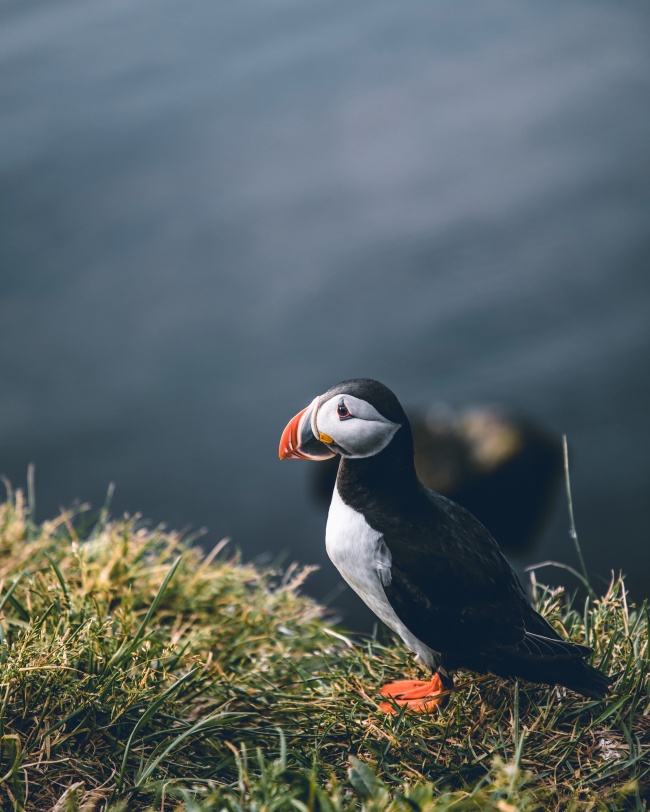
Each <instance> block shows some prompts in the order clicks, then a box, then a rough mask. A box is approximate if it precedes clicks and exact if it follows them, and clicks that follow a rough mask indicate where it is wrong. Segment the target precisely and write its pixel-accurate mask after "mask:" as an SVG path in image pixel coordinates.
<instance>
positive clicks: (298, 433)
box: [279, 401, 334, 460]
mask: <svg viewBox="0 0 650 812" xmlns="http://www.w3.org/2000/svg"><path fill="white" fill-rule="evenodd" d="M315 404H316V401H313V402H312V403H310V404H309V406H307V408H306V409H303V410H302V411H301V412H298V414H297V415H296V416H295V417H292V418H291V420H290V421H289V422H288V423H287V427H286V428H285V430H284V431H283V432H282V438H281V439H280V451H279V454H280V459H281V460H327V459H329V458H330V457H333V456H334V454H333V452H332V451H330V450H329V448H328V447H327V446H326V445H325V443H321V441H320V440H318V439H316V437H315V436H314V432H313V431H312V428H311V416H312V411H313V409H314V406H315Z"/></svg>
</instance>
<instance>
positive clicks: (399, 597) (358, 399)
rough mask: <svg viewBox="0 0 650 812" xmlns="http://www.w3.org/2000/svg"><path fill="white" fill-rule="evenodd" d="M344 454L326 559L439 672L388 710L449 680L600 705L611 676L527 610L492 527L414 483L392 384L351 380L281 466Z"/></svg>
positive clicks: (296, 436) (297, 426)
mask: <svg viewBox="0 0 650 812" xmlns="http://www.w3.org/2000/svg"><path fill="white" fill-rule="evenodd" d="M334 455H338V456H339V457H340V461H339V466H338V473H337V477H336V484H335V486H334V492H333V495H332V501H331V504H330V508H329V513H328V518H327V528H326V532H325V545H326V549H327V553H328V555H329V557H330V559H331V561H332V563H333V564H334V566H335V567H336V568H337V569H338V571H339V573H340V574H341V576H342V577H343V579H344V580H345V581H346V582H347V583H348V584H349V586H350V587H351V588H352V589H353V590H354V591H355V592H356V593H357V594H358V595H359V597H360V598H361V599H362V600H363V601H364V602H365V603H366V604H367V605H368V607H369V608H370V609H371V610H372V611H373V612H374V613H375V615H377V617H378V618H379V619H380V620H382V621H383V622H384V623H385V624H386V625H387V626H388V627H389V628H390V629H391V630H392V631H393V632H395V633H396V634H397V635H398V636H399V637H400V638H401V639H402V641H403V643H404V644H405V646H406V647H407V649H409V650H410V651H411V652H412V653H414V654H415V656H416V660H417V661H418V662H419V664H420V665H421V666H423V667H424V668H426V669H427V670H428V672H429V673H430V674H431V678H430V679H428V680H408V679H405V680H397V681H394V682H390V683H387V684H386V685H384V686H382V687H381V688H380V694H381V695H382V696H383V697H385V700H384V701H382V702H381V704H380V708H381V709H382V710H383V711H386V712H388V713H395V712H398V711H399V710H401V709H402V708H403V707H405V708H406V709H407V710H409V711H416V712H431V711H432V710H433V709H434V708H435V707H436V706H438V705H444V704H445V703H446V702H447V700H448V697H449V695H450V693H451V691H452V690H453V688H454V681H453V674H454V672H455V671H456V670H457V669H459V668H463V669H468V670H470V671H474V672H477V673H478V674H487V673H490V674H495V675H497V676H500V677H505V678H518V679H519V678H520V679H523V680H527V681H530V682H535V683H541V684H544V685H560V686H564V687H566V688H568V689H570V690H572V691H575V692H577V693H579V694H582V695H583V696H586V697H590V698H592V699H601V698H603V697H604V696H605V695H606V694H607V693H608V691H609V685H610V680H609V678H608V677H606V676H605V674H603V673H602V672H601V671H599V670H598V669H596V668H594V667H592V666H591V665H589V664H588V662H587V659H588V658H589V656H590V655H591V654H592V649H591V648H589V647H588V646H584V645H580V644H577V643H572V642H569V641H568V640H565V639H564V638H562V637H561V636H560V635H559V634H558V633H557V632H556V631H555V629H554V628H553V627H552V626H551V625H550V623H549V622H548V621H547V620H545V619H544V618H543V617H542V616H541V615H540V614H539V613H538V612H536V611H535V609H534V608H533V607H532V605H531V604H530V602H529V600H528V598H527V597H526V593H525V592H524V589H523V587H522V586H521V584H520V582H519V579H518V578H517V575H516V573H515V572H514V570H513V569H512V567H511V566H510V564H509V563H508V561H507V560H506V558H505V557H504V555H503V554H502V553H501V550H500V549H499V546H498V544H497V542H496V541H495V540H494V538H493V537H492V536H491V534H490V533H489V532H488V530H487V529H486V528H485V527H484V526H483V525H482V524H481V523H480V522H479V521H478V519H476V518H475V517H474V516H473V515H472V514H471V513H470V512H469V511H467V510H465V509H464V508H463V507H461V506H460V505H458V504H456V503H455V502H452V501H451V500H449V499H447V498H446V497H444V496H441V495H440V494H438V493H436V492H435V491H432V490H429V489H428V488H426V487H425V486H424V485H423V484H422V483H421V482H420V480H419V479H418V476H417V474H416V471H415V465H414V461H413V456H414V450H413V435H412V432H411V426H410V424H409V420H408V418H407V416H406V414H405V412H404V409H403V408H402V406H401V404H400V402H399V400H398V399H397V397H396V396H395V395H394V394H393V392H392V391H391V390H390V389H389V388H388V387H387V386H385V385H384V384H382V383H380V382H379V381H376V380H372V379H370V378H351V379H349V380H345V381H341V382H340V383H338V384H336V385H335V386H333V387H332V388H331V389H328V390H327V392H325V393H324V394H322V395H318V396H317V397H315V398H314V400H313V401H312V402H311V403H310V404H309V405H308V406H307V407H306V408H304V409H302V410H301V411H300V412H298V414H296V415H295V417H293V418H292V419H291V420H290V421H289V423H288V424H287V426H286V428H285V429H284V431H283V433H282V437H281V440H280V449H279V456H280V459H282V460H285V459H300V460H316V461H320V460H326V459H328V458H330V457H332V456H334Z"/></svg>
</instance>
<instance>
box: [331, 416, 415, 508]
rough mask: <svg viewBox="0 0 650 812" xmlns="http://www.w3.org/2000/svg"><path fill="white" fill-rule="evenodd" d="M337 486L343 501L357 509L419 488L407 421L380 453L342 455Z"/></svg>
mask: <svg viewBox="0 0 650 812" xmlns="http://www.w3.org/2000/svg"><path fill="white" fill-rule="evenodd" d="M336 487H337V489H338V492H339V494H340V496H341V498H342V499H343V501H344V502H346V503H347V504H349V505H350V506H352V507H355V508H357V509H363V508H364V507H367V506H368V505H370V504H376V503H377V502H381V503H382V504H384V505H387V504H391V503H393V502H395V501H396V500H399V501H403V500H404V498H406V497H407V496H408V495H409V494H414V493H415V492H416V491H418V490H419V487H420V484H419V480H418V477H417V474H416V472H415V464H414V462H413V435H412V434H411V426H410V425H409V424H408V422H406V423H404V424H402V426H401V427H400V428H399V429H398V430H397V432H396V433H395V436H394V437H393V439H392V440H391V441H390V443H389V444H388V445H387V446H386V448H385V449H384V450H383V451H380V452H379V454H374V455H373V456H372V457H364V458H362V459H358V458H357V459H353V458H348V457H341V462H340V463H339V470H338V475H337V478H336Z"/></svg>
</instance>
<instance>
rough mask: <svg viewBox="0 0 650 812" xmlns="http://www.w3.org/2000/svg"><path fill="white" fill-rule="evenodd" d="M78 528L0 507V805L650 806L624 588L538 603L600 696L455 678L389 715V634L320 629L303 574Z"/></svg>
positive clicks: (645, 631) (644, 615)
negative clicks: (604, 686) (424, 703)
mask: <svg viewBox="0 0 650 812" xmlns="http://www.w3.org/2000/svg"><path fill="white" fill-rule="evenodd" d="M87 516H88V514H84V512H83V511H81V512H77V513H73V512H67V513H63V514H61V516H59V517H58V518H56V519H54V520H52V521H47V522H44V523H43V524H42V525H40V526H35V525H34V524H32V523H31V521H30V518H29V517H30V510H29V508H28V505H27V504H26V503H25V500H24V498H23V495H22V494H21V492H15V493H13V492H10V493H9V497H8V499H7V501H6V502H4V503H3V504H1V505H0V703H1V712H0V799H1V801H2V808H3V809H8V810H23V809H24V810H38V812H45V810H56V812H64V810H85V812H100V811H101V812H103V811H104V810H111V812H118V810H148V809H164V810H167V811H168V812H169V811H170V810H184V811H185V812H208V810H210V811H211V810H233V812H234V810H260V812H261V810H266V812H273V811H274V810H303V811H304V810H322V812H339V810H353V809H364V810H368V812H370V811H371V810H377V811H378V812H379V810H391V811H392V810H395V812H396V811H397V810H400V812H401V810H404V811H406V810H414V812H417V810H422V811H423V812H425V811H427V812H428V811H430V812H434V810H448V809H449V810H451V809H453V810H497V811H498V812H517V811H518V810H538V809H539V810H542V809H544V810H546V809H570V810H591V809H603V810H615V809H646V808H647V805H648V804H649V803H650V789H649V784H648V782H649V780H650V699H649V697H648V673H649V672H650V653H649V649H648V636H649V628H650V616H649V614H648V607H647V606H646V605H645V604H644V606H642V607H641V608H635V607H634V606H631V605H628V603H627V599H626V593H625V587H624V583H623V581H622V580H621V579H620V578H618V579H613V580H612V583H611V585H610V587H609V589H608V590H607V592H606V594H605V595H603V596H602V597H601V598H599V599H597V600H588V601H587V602H586V603H585V604H584V605H580V606H578V605H577V604H576V602H575V601H573V602H572V601H571V600H569V598H568V596H567V594H566V593H565V592H564V591H562V590H552V589H548V588H545V587H541V586H539V585H536V586H535V589H534V593H535V594H534V596H533V597H534V600H535V601H536V604H537V606H538V608H539V610H540V611H541V612H542V613H543V614H544V615H545V616H546V617H548V618H549V619H550V620H551V622H552V623H553V624H554V625H555V626H556V628H558V629H559V630H560V631H561V633H562V634H565V635H566V636H567V637H569V638H570V639H572V640H575V641H576V642H586V643H587V644H589V645H591V646H593V647H594V649H595V654H594V662H595V663H597V664H599V666H600V667H601V668H603V670H604V671H606V673H608V674H611V675H614V676H615V682H614V689H613V692H612V695H611V697H609V698H608V699H607V700H606V701H603V702H595V701H590V700H585V699H583V698H580V697H578V696H576V695H574V694H571V693H567V692H565V691H558V690H557V689H547V688H544V687H542V686H535V685H530V684H524V683H518V684H516V683H514V682H509V681H505V680H501V679H498V678H496V677H476V675H472V674H469V673H466V674H462V675H459V676H460V678H459V679H458V680H457V683H458V691H457V692H456V693H455V695H454V696H453V697H452V698H451V701H450V703H449V705H448V706H447V708H446V709H445V710H444V711H442V712H436V713H433V714H431V715H430V716H409V715H403V714H401V715H399V716H386V715H384V714H383V713H381V712H380V711H379V710H378V702H379V699H380V697H379V696H378V695H377V693H376V688H377V687H378V686H379V685H380V684H381V683H382V681H386V680H389V679H393V678H398V677H399V676H403V675H405V674H410V675H413V676H418V671H417V669H416V668H415V666H414V664H413V662H412V660H411V658H410V657H409V655H408V653H407V652H405V651H404V649H403V648H402V647H401V645H398V644H395V645H393V644H392V642H391V640H390V638H389V637H388V636H386V637H385V638H384V637H382V640H384V642H383V643H382V642H379V641H378V640H377V639H362V640H358V639H355V640H353V639H351V638H349V637H348V636H347V635H346V634H344V633H342V632H341V631H340V630H339V629H336V628H332V627H331V626H330V625H329V624H328V623H327V622H326V621H325V620H324V619H323V617H322V610H321V609H320V607H319V606H318V605H317V604H315V603H314V602H313V601H311V600H309V599H308V598H306V597H303V596H301V594H300V587H301V585H302V583H303V581H304V579H305V577H306V576H307V575H308V571H307V570H304V569H300V568H298V567H295V566H294V567H290V568H289V570H287V572H285V573H274V572H270V571H259V570H257V569H255V568H254V567H253V566H251V565H243V564H241V563H240V562H239V560H238V559H237V557H236V556H235V557H233V556H232V555H230V554H229V552H228V548H227V547H225V548H224V549H222V547H223V545H217V547H216V548H215V549H214V550H213V552H212V553H210V554H209V555H207V556H205V555H204V554H203V553H202V552H201V550H200V549H198V548H196V547H193V546H192V545H191V544H190V543H189V542H187V541H185V540H183V539H182V538H181V537H180V536H179V535H178V534H175V533H171V532H167V531H165V530H163V529H160V528H157V529H148V528H146V527H143V526H142V524H141V523H140V522H139V521H138V519H137V518H124V519H121V520H110V521H109V520H108V519H107V517H106V516H105V515H104V514H102V515H101V516H100V517H99V518H98V520H97V521H96V522H94V523H93V524H92V525H91V526H89V525H88V521H87ZM81 526H86V527H88V529H87V530H85V531H84V532H81V531H80V529H79V528H80V527H81ZM572 603H573V605H572ZM420 676H421V675H420Z"/></svg>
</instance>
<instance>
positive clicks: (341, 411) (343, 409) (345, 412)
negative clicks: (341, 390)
mask: <svg viewBox="0 0 650 812" xmlns="http://www.w3.org/2000/svg"><path fill="white" fill-rule="evenodd" d="M336 413H337V415H338V416H339V419H340V420H347V418H348V417H352V415H351V414H350V410H349V409H348V407H347V406H346V405H345V401H344V400H343V398H341V399H340V400H339V405H338V406H337V407H336Z"/></svg>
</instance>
